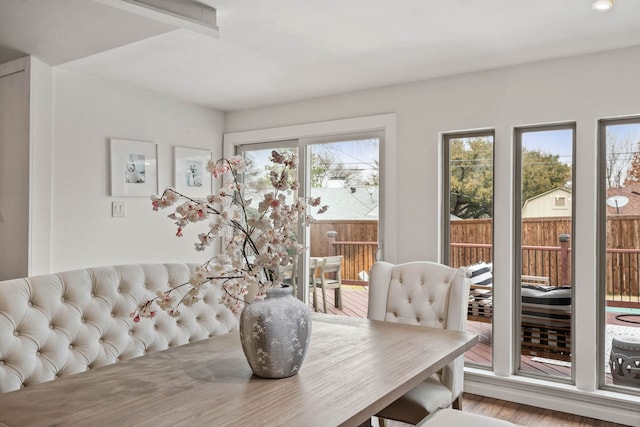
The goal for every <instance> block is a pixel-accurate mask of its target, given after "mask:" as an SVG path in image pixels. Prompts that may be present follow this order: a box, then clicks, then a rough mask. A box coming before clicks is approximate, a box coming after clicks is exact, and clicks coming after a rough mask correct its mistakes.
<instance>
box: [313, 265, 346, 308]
mask: <svg viewBox="0 0 640 427" xmlns="http://www.w3.org/2000/svg"><path fill="white" fill-rule="evenodd" d="M317 267H318V272H317V273H318V275H317V276H316V277H315V278H314V279H313V281H312V282H311V289H312V291H313V307H314V308H315V309H316V311H317V310H318V297H317V289H318V288H320V289H321V290H322V308H323V310H324V312H325V313H326V312H327V289H334V292H335V298H334V301H335V304H336V308H342V293H341V290H342V255H337V256H328V257H324V258H322V259H321V260H319V261H318V265H317ZM328 275H332V276H333V277H328Z"/></svg>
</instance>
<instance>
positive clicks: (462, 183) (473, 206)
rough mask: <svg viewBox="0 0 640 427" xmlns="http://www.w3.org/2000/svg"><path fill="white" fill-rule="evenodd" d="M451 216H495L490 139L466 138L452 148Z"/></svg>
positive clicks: (451, 144) (452, 145)
mask: <svg viewBox="0 0 640 427" xmlns="http://www.w3.org/2000/svg"><path fill="white" fill-rule="evenodd" d="M449 159H450V160H449V162H450V163H449V170H450V178H449V186H450V191H449V194H450V198H449V203H450V212H451V213H452V214H453V215H456V216H458V217H460V218H464V219H467V218H482V217H490V216H491V215H492V213H493V143H492V142H491V141H489V140H487V139H486V138H472V139H469V138H462V139H454V140H451V141H450V147H449Z"/></svg>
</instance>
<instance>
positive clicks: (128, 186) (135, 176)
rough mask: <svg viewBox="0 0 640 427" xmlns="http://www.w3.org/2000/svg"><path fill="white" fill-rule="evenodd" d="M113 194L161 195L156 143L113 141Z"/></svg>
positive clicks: (111, 141) (111, 144)
mask: <svg viewBox="0 0 640 427" xmlns="http://www.w3.org/2000/svg"><path fill="white" fill-rule="evenodd" d="M109 142H110V148H111V195H112V196H132V197H136V196H137V197H142V196H151V195H153V194H158V146H157V144H155V143H153V142H146V141H134V140H130V139H117V138H111V139H110V140H109Z"/></svg>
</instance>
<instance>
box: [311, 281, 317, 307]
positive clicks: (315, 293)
mask: <svg viewBox="0 0 640 427" xmlns="http://www.w3.org/2000/svg"><path fill="white" fill-rule="evenodd" d="M311 286H313V309H314V310H315V311H318V294H317V292H316V285H315V283H314V284H312V285H311Z"/></svg>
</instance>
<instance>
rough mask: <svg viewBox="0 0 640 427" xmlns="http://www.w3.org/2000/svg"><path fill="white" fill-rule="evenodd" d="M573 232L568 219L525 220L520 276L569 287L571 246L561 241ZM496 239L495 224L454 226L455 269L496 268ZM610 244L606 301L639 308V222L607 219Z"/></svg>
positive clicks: (639, 218)
mask: <svg viewBox="0 0 640 427" xmlns="http://www.w3.org/2000/svg"><path fill="white" fill-rule="evenodd" d="M570 231H571V221H570V220H568V219H567V218H564V217H559V218H525V219H523V221H522V244H523V247H522V274H523V275H533V276H546V277H549V279H550V283H551V285H553V286H558V285H563V284H570V280H571V269H572V266H571V256H570V253H571V247H570V246H571V243H570V241H565V242H562V241H560V240H561V239H560V237H561V236H567V237H568V236H569V233H570ZM492 234H493V230H492V220H491V219H474V220H459V221H451V234H450V236H451V246H450V261H451V262H450V263H451V265H452V266H455V267H458V266H463V265H471V264H474V263H477V262H479V261H485V262H492V260H493V248H492V244H491V241H492ZM607 244H608V245H609V248H607V255H606V288H607V301H608V303H609V304H610V305H628V304H635V305H637V304H638V303H640V216H639V215H615V216H609V217H608V218H607ZM563 253H564V254H566V257H563ZM563 262H565V263H566V264H563Z"/></svg>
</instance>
